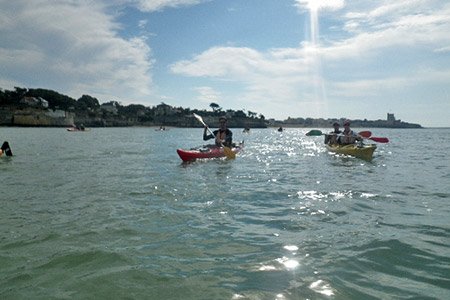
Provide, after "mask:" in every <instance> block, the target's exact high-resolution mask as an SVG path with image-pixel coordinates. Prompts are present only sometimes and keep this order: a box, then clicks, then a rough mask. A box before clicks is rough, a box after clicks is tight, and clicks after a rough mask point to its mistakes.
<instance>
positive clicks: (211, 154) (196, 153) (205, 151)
mask: <svg viewBox="0 0 450 300" xmlns="http://www.w3.org/2000/svg"><path fill="white" fill-rule="evenodd" d="M242 148H244V143H240V144H238V145H235V146H233V147H232V148H231V151H233V153H234V154H236V153H238V152H239V151H241V150H242ZM177 153H178V155H179V156H180V158H181V159H182V160H183V161H190V160H194V159H199V158H220V157H225V156H226V155H225V151H224V150H223V148H222V147H218V146H205V147H203V148H200V149H191V150H181V149H177Z"/></svg>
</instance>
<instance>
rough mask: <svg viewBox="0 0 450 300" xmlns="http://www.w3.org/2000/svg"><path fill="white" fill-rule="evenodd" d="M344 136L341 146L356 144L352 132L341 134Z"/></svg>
mask: <svg viewBox="0 0 450 300" xmlns="http://www.w3.org/2000/svg"><path fill="white" fill-rule="evenodd" d="M342 133H343V134H344V136H343V137H342V144H344V145H347V144H354V143H355V142H356V139H355V133H354V132H353V130H350V131H349V132H345V130H344V131H343V132H342Z"/></svg>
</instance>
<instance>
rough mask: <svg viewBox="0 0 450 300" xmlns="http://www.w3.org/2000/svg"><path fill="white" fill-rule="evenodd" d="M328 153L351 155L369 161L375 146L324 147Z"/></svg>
mask: <svg viewBox="0 0 450 300" xmlns="http://www.w3.org/2000/svg"><path fill="white" fill-rule="evenodd" d="M325 147H327V149H328V151H331V152H336V153H340V154H347V155H352V156H355V157H359V158H364V159H371V158H372V155H373V151H375V149H376V148H377V146H375V145H364V146H360V145H357V144H352V145H345V146H341V145H325Z"/></svg>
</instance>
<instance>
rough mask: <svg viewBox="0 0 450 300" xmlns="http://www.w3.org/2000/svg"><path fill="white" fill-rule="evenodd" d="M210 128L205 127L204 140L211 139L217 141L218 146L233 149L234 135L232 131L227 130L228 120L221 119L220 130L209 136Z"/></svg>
mask: <svg viewBox="0 0 450 300" xmlns="http://www.w3.org/2000/svg"><path fill="white" fill-rule="evenodd" d="M207 131H208V126H205V131H204V132H203V140H204V141H207V140H209V139H213V138H215V139H216V146H219V147H220V146H222V145H224V146H226V147H231V146H232V143H233V133H232V132H231V130H230V129H228V128H227V118H226V117H220V118H219V129H218V130H215V131H214V132H213V133H214V135H212V134H209V135H208V134H207Z"/></svg>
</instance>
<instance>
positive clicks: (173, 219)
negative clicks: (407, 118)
mask: <svg viewBox="0 0 450 300" xmlns="http://www.w3.org/2000/svg"><path fill="white" fill-rule="evenodd" d="M308 130H309V129H290V128H288V129H286V130H285V131H284V132H282V133H280V132H277V131H276V130H275V129H251V130H250V133H243V132H242V129H233V132H234V141H241V140H245V148H244V150H242V151H241V152H240V153H239V154H238V155H237V158H236V159H235V160H226V159H214V160H203V161H196V162H192V163H182V161H181V159H180V158H179V157H178V155H177V153H176V149H177V148H182V149H189V148H192V147H196V146H199V145H202V144H204V143H205V142H203V141H202V132H203V130H202V129H199V128H197V129H193V128H184V129H181V128H170V130H168V131H156V130H154V129H153V128H93V129H92V130H91V131H88V132H68V131H66V130H65V129H64V128H0V142H3V141H4V140H8V141H9V143H10V146H11V149H12V151H13V153H14V156H13V157H4V156H2V157H0V299H280V300H281V299H346V300H347V299H449V297H450V279H449V274H450V222H449V220H450V205H449V204H450V201H449V199H450V162H449V155H450V147H449V146H448V144H449V142H450V141H449V136H450V129H411V130H400V129H376V128H368V129H367V128H364V129H357V131H359V130H371V131H372V134H373V136H376V137H388V138H389V140H390V142H389V143H387V144H377V146H378V148H377V149H376V150H375V153H374V157H373V159H372V160H371V161H366V160H362V159H358V158H354V157H348V156H344V155H336V154H332V153H329V152H327V151H326V149H325V147H324V146H323V137H322V136H319V137H307V136H306V135H305V133H306V132H307V131H308ZM328 130H329V129H323V128H322V131H328ZM367 143H371V141H370V140H367Z"/></svg>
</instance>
